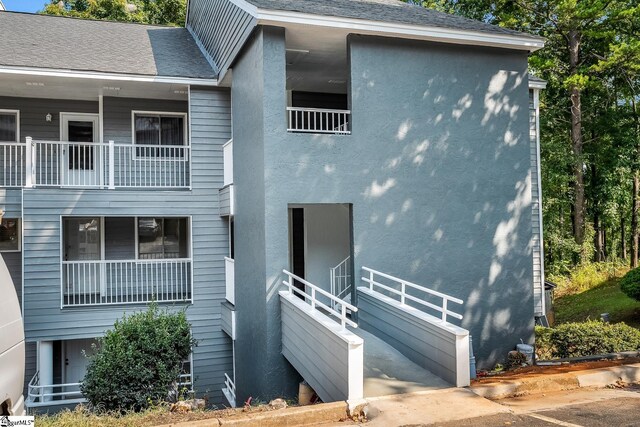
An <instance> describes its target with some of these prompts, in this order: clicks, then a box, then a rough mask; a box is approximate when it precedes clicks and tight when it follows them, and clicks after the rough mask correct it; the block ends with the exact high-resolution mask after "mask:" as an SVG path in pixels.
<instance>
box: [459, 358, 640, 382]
mask: <svg viewBox="0 0 640 427" xmlns="http://www.w3.org/2000/svg"><path fill="white" fill-rule="evenodd" d="M634 363H640V358H637V357H629V358H625V359H619V360H597V361H589V362H576V363H571V364H563V365H558V366H538V365H536V366H527V367H525V368H517V369H514V370H513V371H506V372H501V373H499V374H496V375H488V376H486V377H481V378H477V379H475V380H473V381H471V385H472V386H473V385H477V384H485V383H492V382H496V381H500V380H513V379H517V378H531V377H537V376H540V375H552V374H562V373H566V372H575V371H584V370H588V369H599V368H608V367H611V366H620V365H631V364H634Z"/></svg>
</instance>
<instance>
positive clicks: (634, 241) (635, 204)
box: [631, 171, 640, 268]
mask: <svg viewBox="0 0 640 427" xmlns="http://www.w3.org/2000/svg"><path fill="white" fill-rule="evenodd" d="M638 185H640V176H638V171H635V172H634V173H633V190H632V191H633V192H632V194H631V200H632V202H631V205H632V210H631V268H636V267H637V266H638V209H640V203H639V201H638Z"/></svg>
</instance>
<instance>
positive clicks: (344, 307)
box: [340, 303, 347, 329]
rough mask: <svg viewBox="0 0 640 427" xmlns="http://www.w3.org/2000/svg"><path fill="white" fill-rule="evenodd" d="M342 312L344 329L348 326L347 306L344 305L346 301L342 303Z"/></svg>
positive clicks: (341, 321) (341, 320) (341, 319)
mask: <svg viewBox="0 0 640 427" xmlns="http://www.w3.org/2000/svg"><path fill="white" fill-rule="evenodd" d="M340 308H341V310H340V314H341V318H340V323H342V329H346V327H347V307H346V306H345V305H344V303H340Z"/></svg>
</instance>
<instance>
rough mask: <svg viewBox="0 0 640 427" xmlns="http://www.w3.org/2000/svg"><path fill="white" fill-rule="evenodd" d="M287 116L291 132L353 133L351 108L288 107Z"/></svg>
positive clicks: (288, 127)
mask: <svg viewBox="0 0 640 427" xmlns="http://www.w3.org/2000/svg"><path fill="white" fill-rule="evenodd" d="M287 117H288V125H287V131H289V132H306V133H333V134H345V135H348V134H350V133H351V131H350V130H349V120H350V118H351V111H349V110H328V109H324V108H299V107H287Z"/></svg>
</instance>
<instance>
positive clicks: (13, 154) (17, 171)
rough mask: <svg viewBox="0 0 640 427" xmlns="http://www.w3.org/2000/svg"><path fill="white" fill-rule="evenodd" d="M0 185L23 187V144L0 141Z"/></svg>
mask: <svg viewBox="0 0 640 427" xmlns="http://www.w3.org/2000/svg"><path fill="white" fill-rule="evenodd" d="M0 164H1V165H2V171H0V187H23V186H24V177H25V144H23V143H21V142H0Z"/></svg>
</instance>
